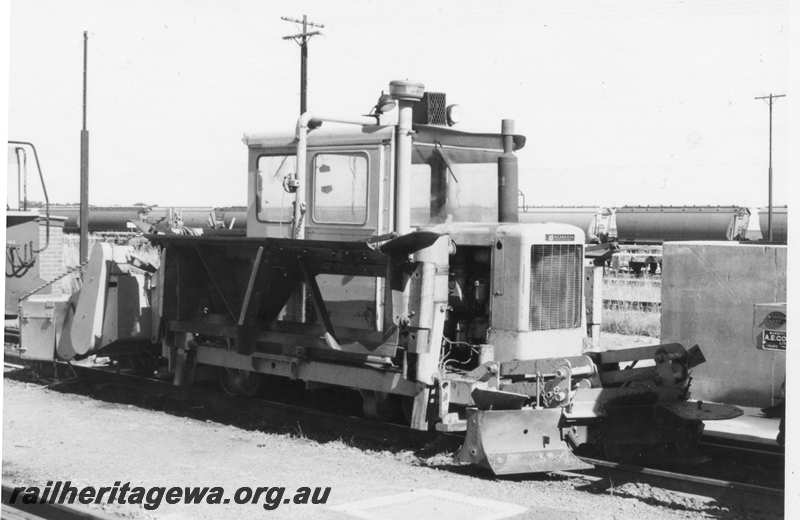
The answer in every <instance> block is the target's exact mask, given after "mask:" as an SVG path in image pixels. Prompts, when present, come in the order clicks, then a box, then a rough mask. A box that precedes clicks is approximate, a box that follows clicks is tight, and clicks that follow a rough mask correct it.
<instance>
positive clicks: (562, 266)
mask: <svg viewBox="0 0 800 520" xmlns="http://www.w3.org/2000/svg"><path fill="white" fill-rule="evenodd" d="M582 287H583V248H582V247H581V245H580V244H536V245H534V246H532V247H531V309H530V329H531V330H550V329H574V328H576V327H580V325H581V289H582Z"/></svg>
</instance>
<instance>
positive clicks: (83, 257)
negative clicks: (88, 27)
mask: <svg viewBox="0 0 800 520" xmlns="http://www.w3.org/2000/svg"><path fill="white" fill-rule="evenodd" d="M88 42H89V35H88V33H87V32H86V31H83V126H82V127H81V201H80V203H81V204H80V208H81V209H80V240H79V244H78V249H79V256H80V260H79V262H80V263H83V262H88V261H89V130H87V129H86V62H87V49H88Z"/></svg>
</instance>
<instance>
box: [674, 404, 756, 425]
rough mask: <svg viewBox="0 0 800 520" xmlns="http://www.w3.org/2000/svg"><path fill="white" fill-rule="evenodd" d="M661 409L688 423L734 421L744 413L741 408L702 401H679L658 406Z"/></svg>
mask: <svg viewBox="0 0 800 520" xmlns="http://www.w3.org/2000/svg"><path fill="white" fill-rule="evenodd" d="M659 406H661V408H664V409H665V410H668V411H670V412H672V413H673V414H675V415H677V416H678V417H680V418H681V419H686V420H690V421H715V420H722V419H734V418H736V417H739V416H740V415H742V414H743V413H744V412H743V411H742V409H741V408H738V407H736V406H733V405H730V404H721V403H706V402H703V401H679V402H674V403H662V404H659Z"/></svg>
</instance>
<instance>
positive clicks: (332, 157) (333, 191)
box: [312, 152, 369, 225]
mask: <svg viewBox="0 0 800 520" xmlns="http://www.w3.org/2000/svg"><path fill="white" fill-rule="evenodd" d="M313 171H314V181H313V182H314V198H313V213H312V217H313V219H314V222H320V223H331V224H356V225H358V224H365V223H366V222H367V184H368V183H367V177H368V175H367V173H368V171H369V161H368V159H367V155H366V154H365V153H361V152H357V153H318V154H317V155H315V156H314V170H313Z"/></svg>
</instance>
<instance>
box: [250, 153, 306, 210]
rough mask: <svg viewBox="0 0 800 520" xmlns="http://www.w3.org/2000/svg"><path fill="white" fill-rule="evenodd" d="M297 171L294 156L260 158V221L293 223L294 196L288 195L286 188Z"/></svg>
mask: <svg viewBox="0 0 800 520" xmlns="http://www.w3.org/2000/svg"><path fill="white" fill-rule="evenodd" d="M296 169H297V160H296V159H295V156H294V155H262V156H261V157H259V158H258V174H257V176H256V179H257V182H258V185H257V188H256V189H257V192H258V194H259V205H258V219H259V220H264V221H268V222H284V223H285V222H291V220H292V210H293V208H292V202H294V195H293V194H291V193H288V192H287V191H286V190H285V189H284V186H285V182H287V181H288V179H289V178H290V177H291V176H293V175H294V171H295V170H296Z"/></svg>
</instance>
